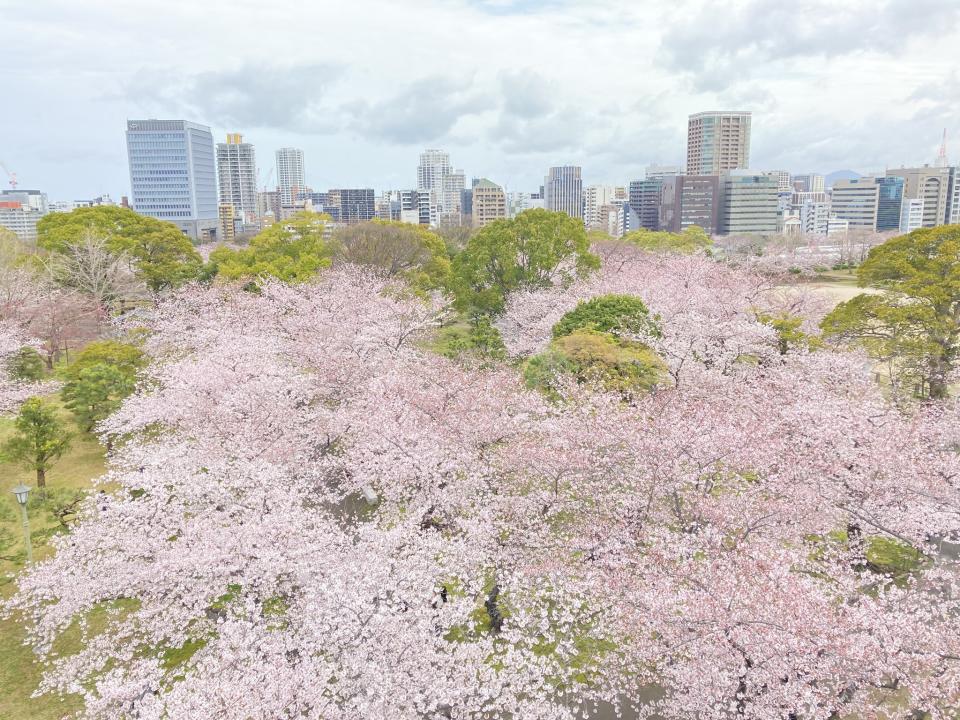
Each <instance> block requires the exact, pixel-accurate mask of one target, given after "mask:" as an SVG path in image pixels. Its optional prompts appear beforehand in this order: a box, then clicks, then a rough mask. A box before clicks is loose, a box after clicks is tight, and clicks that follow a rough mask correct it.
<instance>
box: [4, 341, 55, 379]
mask: <svg viewBox="0 0 960 720" xmlns="http://www.w3.org/2000/svg"><path fill="white" fill-rule="evenodd" d="M7 372H8V373H9V374H10V377H12V378H14V379H16V380H25V381H27V382H37V381H39V380H43V378H44V376H45V375H46V363H44V362H43V358H42V357H40V353H38V352H37V351H36V350H35V349H33V348H32V347H22V348H20V349H19V350H18V351H17V352H16V353H14V354H13V355H12V356H11V357H10V358H9V359H8V360H7Z"/></svg>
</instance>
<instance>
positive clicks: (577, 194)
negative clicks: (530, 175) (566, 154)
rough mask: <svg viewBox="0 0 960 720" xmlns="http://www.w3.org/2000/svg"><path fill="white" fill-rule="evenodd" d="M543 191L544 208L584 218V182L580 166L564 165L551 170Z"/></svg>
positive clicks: (545, 179) (545, 180)
mask: <svg viewBox="0 0 960 720" xmlns="http://www.w3.org/2000/svg"><path fill="white" fill-rule="evenodd" d="M543 191H544V206H545V207H546V208H547V210H553V211H556V212H564V213H566V214H567V215H569V216H570V217H575V218H583V180H582V179H581V169H580V168H579V167H578V166H576V165H562V166H559V167H552V168H550V170H549V171H548V173H547V177H546V178H544V182H543Z"/></svg>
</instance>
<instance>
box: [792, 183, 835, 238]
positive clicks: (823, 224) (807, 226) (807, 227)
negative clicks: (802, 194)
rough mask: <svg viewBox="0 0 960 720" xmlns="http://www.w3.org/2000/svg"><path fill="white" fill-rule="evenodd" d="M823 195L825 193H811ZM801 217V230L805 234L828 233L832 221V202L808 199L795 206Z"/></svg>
mask: <svg viewBox="0 0 960 720" xmlns="http://www.w3.org/2000/svg"><path fill="white" fill-rule="evenodd" d="M810 194H817V195H822V194H823V193H810ZM795 207H796V208H797V210H798V215H799V217H800V231H801V232H802V233H803V234H804V235H826V234H827V230H828V225H829V221H830V203H829V202H827V201H826V200H821V201H817V200H806V201H804V202H803V203H802V204H800V205H799V206H795Z"/></svg>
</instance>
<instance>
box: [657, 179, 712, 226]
mask: <svg viewBox="0 0 960 720" xmlns="http://www.w3.org/2000/svg"><path fill="white" fill-rule="evenodd" d="M719 212H720V178H719V177H718V176H717V175H678V176H676V177H668V178H665V179H664V181H663V195H662V200H661V204H660V229H661V230H668V231H670V232H682V231H684V230H686V229H687V228H688V227H693V226H697V227H699V228H702V229H703V230H705V231H706V232H707V233H708V234H709V235H714V234H716V233H717V232H718V218H719Z"/></svg>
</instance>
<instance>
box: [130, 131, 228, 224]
mask: <svg viewBox="0 0 960 720" xmlns="http://www.w3.org/2000/svg"><path fill="white" fill-rule="evenodd" d="M127 161H128V163H129V166H130V198H131V205H132V207H133V209H134V210H135V211H136V212H138V213H140V214H141V215H146V216H148V217H153V218H157V219H158V220H166V221H168V222H172V223H174V224H175V225H177V227H179V228H180V229H181V230H182V231H183V232H184V233H186V234H187V235H189V236H190V237H192V238H193V239H195V240H198V239H202V238H204V237H206V236H208V235H210V234H213V233H215V232H216V228H217V226H218V224H219V219H218V215H219V208H218V206H217V177H216V163H215V161H214V151H213V134H212V133H211V132H210V128H208V127H206V126H204V125H198V124H196V123H192V122H187V121H186V120H129V121H127Z"/></svg>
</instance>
